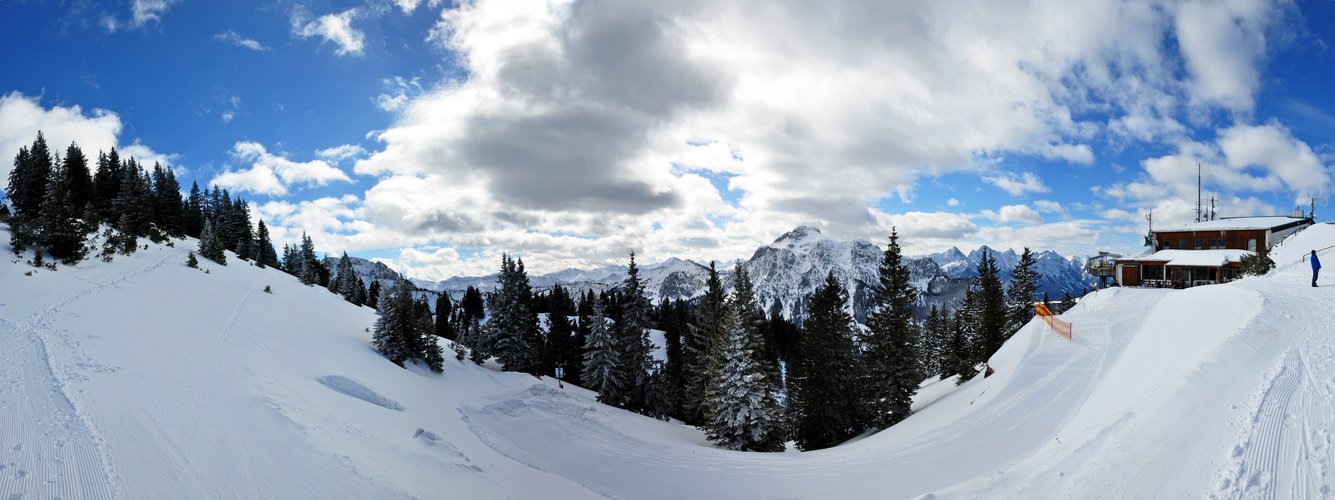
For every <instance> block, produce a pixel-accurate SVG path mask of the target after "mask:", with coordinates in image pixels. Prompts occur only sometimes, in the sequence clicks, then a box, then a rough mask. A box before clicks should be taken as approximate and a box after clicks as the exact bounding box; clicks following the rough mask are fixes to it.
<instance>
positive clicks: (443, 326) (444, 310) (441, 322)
mask: <svg viewBox="0 0 1335 500" xmlns="http://www.w3.org/2000/svg"><path fill="white" fill-rule="evenodd" d="M452 306H453V305H452V304H451V303H450V295H449V294H447V293H443V292H442V293H441V294H440V297H439V298H437V299H436V336H437V337H441V338H445V339H450V340H454V339H455V336H456V334H455V331H454V323H451V322H450V316H451V313H452V311H451V310H450V309H452V308H453V307H452Z"/></svg>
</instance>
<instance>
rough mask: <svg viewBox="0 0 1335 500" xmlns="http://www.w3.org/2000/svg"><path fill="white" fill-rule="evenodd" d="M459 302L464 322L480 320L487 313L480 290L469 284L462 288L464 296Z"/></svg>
mask: <svg viewBox="0 0 1335 500" xmlns="http://www.w3.org/2000/svg"><path fill="white" fill-rule="evenodd" d="M460 303H461V305H462V307H463V314H464V322H468V321H474V320H476V321H482V318H485V317H486V315H487V305H486V303H485V302H484V301H483V299H482V292H481V291H479V290H478V289H476V288H473V287H472V286H471V285H470V286H469V287H468V288H467V289H466V290H464V298H463V300H461V301H460Z"/></svg>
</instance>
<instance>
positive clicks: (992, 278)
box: [971, 249, 1008, 363]
mask: <svg viewBox="0 0 1335 500" xmlns="http://www.w3.org/2000/svg"><path fill="white" fill-rule="evenodd" d="M977 270H978V277H977V278H975V279H974V281H975V282H976V283H977V284H978V287H977V293H978V301H977V306H978V310H977V311H976V315H974V316H973V317H972V318H971V319H972V320H973V321H974V324H975V328H976V329H977V330H976V333H975V334H976V335H977V338H978V347H979V353H978V354H979V358H978V361H979V362H983V363H985V362H987V360H988V359H989V358H991V357H992V354H994V353H996V352H997V350H999V349H1001V345H1002V344H1003V343H1005V341H1006V324H1007V316H1008V315H1007V314H1006V313H1007V311H1006V297H1005V292H1004V291H1003V290H1002V285H1001V278H1000V274H999V272H998V270H997V259H996V258H994V257H992V256H990V255H989V254H988V251H987V249H983V258H982V259H981V260H979V261H978V268H977Z"/></svg>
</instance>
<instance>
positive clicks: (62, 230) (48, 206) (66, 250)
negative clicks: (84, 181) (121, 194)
mask: <svg viewBox="0 0 1335 500" xmlns="http://www.w3.org/2000/svg"><path fill="white" fill-rule="evenodd" d="M74 149H76V150H77V148H74ZM68 165H69V162H64V163H60V164H57V165H56V166H55V168H53V169H52V170H51V178H50V179H48V180H47V183H46V194H45V195H43V196H42V204H41V212H40V215H39V216H38V219H37V227H38V231H37V241H38V242H39V243H40V244H41V245H42V246H44V247H46V250H47V251H48V252H50V253H51V257H52V258H55V259H58V260H60V262H61V263H63V264H65V265H74V264H77V263H78V262H79V261H81V260H83V258H84V257H85V256H86V255H88V251H89V247H88V245H86V244H85V241H84V240H85V239H86V238H87V237H88V234H89V233H92V232H93V231H94V230H95V229H96V227H95V226H93V225H92V224H86V223H84V221H82V220H80V218H79V217H80V216H82V215H83V213H84V210H83V207H78V206H76V201H75V199H74V195H75V185H76V184H78V181H77V180H76V179H75V177H76V176H77V175H78V173H72V172H70V170H69V169H68V168H67V167H68Z"/></svg>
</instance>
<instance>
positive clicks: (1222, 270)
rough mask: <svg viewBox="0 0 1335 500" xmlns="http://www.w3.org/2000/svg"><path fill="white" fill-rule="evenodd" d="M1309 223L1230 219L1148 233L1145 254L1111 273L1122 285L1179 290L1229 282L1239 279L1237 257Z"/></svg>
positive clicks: (1291, 219)
mask: <svg viewBox="0 0 1335 500" xmlns="http://www.w3.org/2000/svg"><path fill="white" fill-rule="evenodd" d="M1312 223H1313V221H1312V219H1311V218H1306V217H1282V216H1277V217H1269V216H1265V217H1233V218H1225V219H1218V220H1213V221H1205V222H1198V223H1195V224H1187V225H1182V226H1175V227H1167V228H1163V229H1160V230H1159V231H1156V232H1154V233H1153V237H1152V241H1153V244H1154V248H1152V249H1151V251H1150V255H1142V256H1138V257H1128V258H1122V259H1118V260H1117V264H1116V271H1115V273H1114V274H1115V276H1116V279H1117V282H1118V284H1120V285H1122V286H1156V287H1174V288H1184V287H1189V286H1195V285H1200V284H1207V283H1224V282H1228V281H1232V280H1234V279H1237V278H1238V277H1240V276H1241V275H1242V272H1241V271H1242V264H1241V262H1240V260H1241V256H1242V255H1245V254H1247V253H1249V252H1255V251H1257V250H1259V249H1262V248H1268V247H1270V246H1272V245H1274V244H1276V243H1278V242H1279V241H1280V240H1282V239H1283V238H1285V237H1287V236H1289V235H1291V234H1294V233H1296V232H1298V231H1301V230H1302V229H1303V228H1305V227H1307V226H1309V225H1311V224H1312ZM1196 251H1201V253H1199V254H1198V253H1196Z"/></svg>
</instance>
